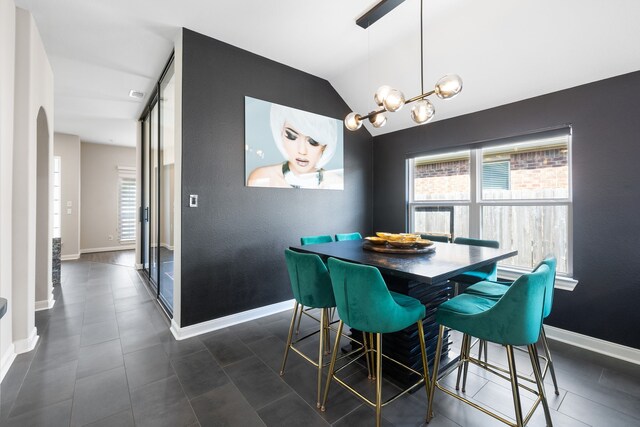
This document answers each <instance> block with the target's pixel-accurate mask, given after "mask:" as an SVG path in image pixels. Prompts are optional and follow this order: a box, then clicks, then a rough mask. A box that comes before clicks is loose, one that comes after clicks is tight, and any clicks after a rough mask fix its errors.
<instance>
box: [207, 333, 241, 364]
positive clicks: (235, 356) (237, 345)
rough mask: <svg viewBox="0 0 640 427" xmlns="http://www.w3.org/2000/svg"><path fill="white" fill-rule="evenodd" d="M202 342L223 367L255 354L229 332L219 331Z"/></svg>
mask: <svg viewBox="0 0 640 427" xmlns="http://www.w3.org/2000/svg"><path fill="white" fill-rule="evenodd" d="M201 340H202V343H203V344H204V345H205V346H206V347H207V348H208V349H209V351H210V352H211V354H213V357H215V358H216V360H217V361H218V363H220V365H222V366H225V365H229V364H231V363H234V362H237V361H239V360H242V359H245V358H247V357H250V356H252V355H253V352H252V351H251V350H249V348H248V347H247V346H246V345H245V344H244V343H243V342H242V341H240V340H239V339H238V338H236V337H235V336H234V335H233V334H232V333H231V332H229V331H218V332H217V333H216V334H212V335H210V336H207V337H205V338H202V339H201Z"/></svg>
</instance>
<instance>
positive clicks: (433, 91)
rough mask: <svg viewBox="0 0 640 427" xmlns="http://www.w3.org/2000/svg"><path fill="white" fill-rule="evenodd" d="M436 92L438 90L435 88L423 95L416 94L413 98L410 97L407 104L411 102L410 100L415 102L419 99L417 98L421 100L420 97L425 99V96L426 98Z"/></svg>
mask: <svg viewBox="0 0 640 427" xmlns="http://www.w3.org/2000/svg"><path fill="white" fill-rule="evenodd" d="M434 93H436V91H435V90H430V91H429V92H425V93H423V94H422V95H418V96H414V97H413V98H411V99H409V100H407V101H405V104H409V103H410V102H414V101H417V100H419V99H424V98H426V97H427V96H430V95H433V94H434Z"/></svg>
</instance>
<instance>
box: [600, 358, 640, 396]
mask: <svg viewBox="0 0 640 427" xmlns="http://www.w3.org/2000/svg"><path fill="white" fill-rule="evenodd" d="M636 366H637V365H636ZM637 370H638V369H637V367H636V371H637ZM598 382H599V383H600V384H601V385H603V386H605V387H608V388H613V389H616V390H619V391H622V392H624V393H627V394H630V395H632V396H635V397H638V398H640V372H635V373H634V372H628V370H627V369H624V370H619V369H615V370H614V369H610V368H605V369H604V370H603V371H602V376H601V377H600V379H599V380H598Z"/></svg>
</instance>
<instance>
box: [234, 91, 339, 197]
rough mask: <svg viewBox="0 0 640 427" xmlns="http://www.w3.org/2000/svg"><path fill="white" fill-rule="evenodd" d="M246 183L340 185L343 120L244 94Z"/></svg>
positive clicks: (325, 186)
mask: <svg viewBox="0 0 640 427" xmlns="http://www.w3.org/2000/svg"><path fill="white" fill-rule="evenodd" d="M244 105H245V122H244V123H245V125H244V127H245V146H244V148H245V182H246V185H247V186H248V187H277V188H309V189H326V190H343V189H344V166H343V161H344V144H343V141H344V135H343V130H342V121H341V120H338V119H333V118H331V117H325V116H321V115H319V114H314V113H309V112H307V111H302V110H298V109H296V108H291V107H286V106H284V105H279V104H274V103H272V102H267V101H262V100H260V99H255V98H251V97H248V96H245V101H244Z"/></svg>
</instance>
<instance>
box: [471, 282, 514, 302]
mask: <svg viewBox="0 0 640 427" xmlns="http://www.w3.org/2000/svg"><path fill="white" fill-rule="evenodd" d="M507 289H509V286H507V285H502V284H500V283H495V282H487V281H482V282H478V283H476V284H475V285H471V286H469V287H468V288H467V289H466V290H465V293H467V294H470V295H477V296H480V297H484V298H490V299H500V298H502V295H504V293H505V292H507Z"/></svg>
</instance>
